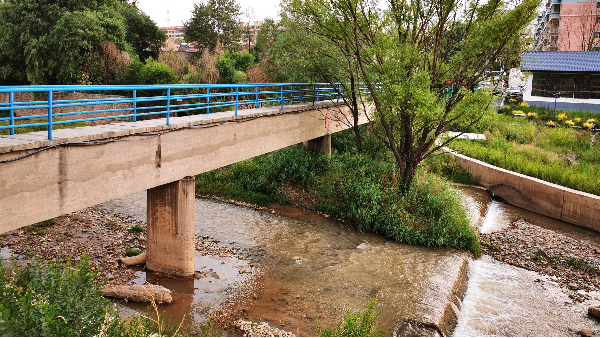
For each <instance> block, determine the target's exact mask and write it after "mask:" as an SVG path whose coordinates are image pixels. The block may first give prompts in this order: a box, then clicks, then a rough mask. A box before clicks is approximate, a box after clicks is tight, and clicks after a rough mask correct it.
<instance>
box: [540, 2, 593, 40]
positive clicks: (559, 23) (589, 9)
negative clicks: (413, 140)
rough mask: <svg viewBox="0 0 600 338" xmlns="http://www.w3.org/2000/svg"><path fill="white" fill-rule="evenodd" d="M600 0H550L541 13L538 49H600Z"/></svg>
mask: <svg viewBox="0 0 600 338" xmlns="http://www.w3.org/2000/svg"><path fill="white" fill-rule="evenodd" d="M599 37H600V1H599V0H593V1H590V0H548V2H547V3H546V10H545V11H544V13H543V14H542V15H540V16H539V17H538V23H537V28H536V32H535V38H534V49H535V50H536V51H571V52H574V51H591V50H599V49H600V40H599V39H598V38H599Z"/></svg>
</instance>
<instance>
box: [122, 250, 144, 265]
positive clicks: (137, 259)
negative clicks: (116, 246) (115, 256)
mask: <svg viewBox="0 0 600 338" xmlns="http://www.w3.org/2000/svg"><path fill="white" fill-rule="evenodd" d="M121 262H122V263H123V264H125V265H138V264H144V263H146V252H143V253H141V254H139V255H137V256H133V257H121Z"/></svg>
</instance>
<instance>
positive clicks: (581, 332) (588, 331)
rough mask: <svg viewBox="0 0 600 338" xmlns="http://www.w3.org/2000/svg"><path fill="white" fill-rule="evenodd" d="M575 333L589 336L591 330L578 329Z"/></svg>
mask: <svg viewBox="0 0 600 338" xmlns="http://www.w3.org/2000/svg"><path fill="white" fill-rule="evenodd" d="M577 333H579V335H581V336H582V337H591V336H592V330H588V329H584V330H579V331H578V332H577Z"/></svg>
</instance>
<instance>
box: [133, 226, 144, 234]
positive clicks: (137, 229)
mask: <svg viewBox="0 0 600 338" xmlns="http://www.w3.org/2000/svg"><path fill="white" fill-rule="evenodd" d="M144 230H146V229H144V227H143V226H141V225H134V226H132V227H131V228H129V231H130V232H133V233H140V232H144Z"/></svg>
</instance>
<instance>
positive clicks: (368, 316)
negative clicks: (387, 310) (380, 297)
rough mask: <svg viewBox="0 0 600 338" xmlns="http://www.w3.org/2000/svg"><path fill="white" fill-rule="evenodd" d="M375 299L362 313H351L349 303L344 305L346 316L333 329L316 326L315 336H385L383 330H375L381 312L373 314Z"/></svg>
mask: <svg viewBox="0 0 600 338" xmlns="http://www.w3.org/2000/svg"><path fill="white" fill-rule="evenodd" d="M376 305H377V298H375V299H374V300H372V301H370V302H369V305H367V308H366V309H365V310H364V311H353V310H352V309H351V308H350V303H348V304H346V315H345V316H344V318H343V319H342V320H341V321H339V322H338V323H337V324H336V325H335V327H333V328H329V329H326V328H323V327H322V326H321V324H320V323H319V325H318V328H317V330H318V332H317V335H318V336H320V337H379V336H384V335H385V334H386V331H385V330H378V329H377V328H376V326H377V322H378V321H379V316H380V315H381V313H382V312H383V310H381V311H379V312H375V306H376Z"/></svg>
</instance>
